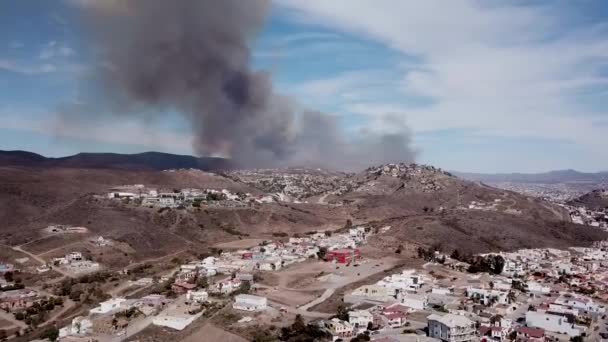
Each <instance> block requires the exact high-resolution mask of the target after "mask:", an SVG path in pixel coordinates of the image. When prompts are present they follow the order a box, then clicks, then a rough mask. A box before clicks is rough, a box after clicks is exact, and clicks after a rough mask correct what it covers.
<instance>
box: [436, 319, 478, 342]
mask: <svg viewBox="0 0 608 342" xmlns="http://www.w3.org/2000/svg"><path fill="white" fill-rule="evenodd" d="M427 321H428V323H427V324H428V333H429V336H430V337H433V338H438V339H440V340H442V341H445V342H467V341H473V340H475V332H476V329H475V322H473V321H471V320H470V319H468V318H466V317H464V316H460V315H454V314H447V315H444V316H439V315H436V314H432V315H430V316H428V317H427Z"/></svg>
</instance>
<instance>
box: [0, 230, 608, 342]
mask: <svg viewBox="0 0 608 342" xmlns="http://www.w3.org/2000/svg"><path fill="white" fill-rule="evenodd" d="M390 229H391V227H382V229H371V228H369V227H364V226H355V227H352V228H348V229H345V230H344V232H342V233H339V232H333V233H330V232H311V233H310V234H307V235H305V236H301V237H289V238H285V239H282V240H280V239H279V240H277V241H261V242H259V244H258V245H256V246H253V247H251V248H245V249H236V250H233V251H222V250H217V251H216V252H215V254H213V255H208V256H205V257H202V258H201V259H198V260H192V261H190V262H187V263H182V264H178V265H176V266H175V267H174V268H172V269H169V270H164V271H162V272H161V273H157V275H153V276H144V277H139V278H137V277H136V278H133V277H130V278H129V280H128V281H125V282H123V283H122V285H119V286H118V288H119V289H120V290H122V291H114V290H112V291H110V293H109V295H103V294H101V293H97V294H96V295H97V296H98V297H97V298H98V299H100V300H101V301H100V302H99V304H98V305H97V306H94V307H91V309H90V310H89V313H88V315H79V316H76V317H74V318H72V320H71V323H70V324H69V325H66V326H64V327H61V329H59V330H58V331H57V338H58V339H59V340H61V341H93V340H95V341H120V340H125V339H128V338H129V337H130V336H133V335H135V334H137V333H139V332H141V331H143V330H144V329H146V328H147V327H149V326H159V327H164V328H166V329H170V330H175V331H181V330H184V329H186V328H187V327H188V326H189V325H191V324H193V323H194V322H196V321H197V320H198V319H199V318H201V317H203V319H206V318H209V317H214V316H215V315H218V314H223V315H226V313H225V312H224V311H226V310H230V312H232V314H231V316H232V317H233V319H232V321H229V322H224V323H225V327H224V328H225V329H226V330H227V331H231V330H234V331H240V330H242V329H244V328H246V327H252V326H256V324H261V322H266V323H264V324H273V325H274V324H277V325H281V324H282V325H284V326H285V325H289V324H290V323H291V322H290V319H291V318H288V317H296V318H295V319H300V320H301V319H302V318H304V319H306V320H307V321H308V324H309V326H311V327H313V328H314V329H316V330H317V331H318V332H319V333H321V334H323V335H326V336H327V337H328V338H329V339H330V340H332V341H338V340H344V341H346V340H351V341H354V340H356V341H362V340H363V341H365V340H371V341H410V340H412V341H414V340H425V341H427V340H428V341H508V340H511V341H512V340H516V341H573V340H577V339H578V340H582V339H583V338H585V339H586V340H592V341H595V340H600V339H601V338H605V337H606V336H608V334H607V333H606V331H605V330H606V324H608V320H606V306H605V305H606V304H605V303H606V302H607V301H608V263H607V262H606V261H605V260H607V257H608V242H602V243H597V244H596V245H594V246H593V247H589V248H578V247H573V248H570V249H568V250H559V249H548V248H543V249H522V250H518V251H514V252H501V253H492V254H479V255H472V256H471V255H462V254H460V253H459V251H458V250H454V251H452V252H451V253H442V252H441V251H438V250H434V249H433V248H429V249H424V248H422V247H419V249H418V251H417V253H418V257H419V258H420V260H421V261H422V262H421V266H420V267H417V268H405V267H401V268H398V269H396V268H389V267H388V266H389V265H387V268H384V270H385V271H384V272H386V271H388V270H391V269H394V270H395V271H394V272H393V273H390V272H389V273H388V274H386V275H385V276H384V277H382V278H380V279H378V280H377V281H376V282H373V283H367V284H363V285H361V286H359V287H356V288H354V289H353V290H351V291H348V292H345V293H344V294H343V297H342V298H341V300H340V301H341V302H342V303H343V304H340V305H339V307H338V308H337V311H336V312H334V313H333V314H332V313H325V312H318V311H314V307H315V305H319V304H321V303H322V302H323V300H327V299H328V298H329V297H328V296H326V293H328V291H329V290H330V289H326V290H325V292H324V293H323V294H321V296H320V297H314V296H313V297H310V298H300V299H302V300H304V302H299V301H298V300H299V299H296V298H295V297H297V295H296V293H297V291H293V289H287V288H282V287H281V286H276V285H274V286H273V285H272V284H268V283H267V281H266V278H267V277H268V276H270V275H273V274H276V275H277V276H279V277H280V276H282V275H284V276H285V277H287V278H288V279H289V278H290V277H292V278H293V277H295V276H294V275H295V274H297V273H300V272H305V271H304V269H316V268H317V267H321V268H323V269H324V270H325V271H322V272H320V273H319V274H318V275H317V276H315V277H313V278H314V279H306V280H305V282H307V283H308V285H310V284H311V283H312V284H314V283H315V282H319V283H320V284H321V285H322V286H323V287H327V286H328V285H327V284H331V283H332V282H336V283H339V285H344V284H347V283H348V282H350V283H355V281H356V280H358V279H365V277H366V274H362V273H365V272H366V269H368V270H369V269H372V268H374V267H376V266H380V265H379V264H378V263H379V262H380V261H379V260H374V259H369V258H367V257H366V255H364V254H363V253H362V249H361V247H362V246H363V247H364V246H365V244H366V241H367V240H368V238H369V237H370V236H371V235H373V234H375V233H379V232H386V231H388V230H390ZM90 243H92V244H93V243H94V244H97V245H101V246H107V245H108V244H111V243H112V242H111V241H108V240H105V239H103V238H102V237H98V238H95V239H91V241H90ZM372 264H375V265H372ZM331 265H333V266H331ZM327 266H330V267H329V268H328V267H327ZM391 266H394V265H392V264H391ZM99 267H101V265H99V264H97V263H95V262H92V261H90V260H86V259H85V258H84V257H83V256H82V254H81V253H78V252H72V253H69V254H68V255H66V256H64V257H58V258H53V259H52V260H49V263H48V264H47V265H44V268H43V267H38V269H37V270H38V272H40V273H43V272H51V271H53V270H64V272H69V273H68V274H75V275H77V274H85V276H86V277H88V278H87V279H88V280H86V281H87V282H89V281H90V282H94V281H96V280H101V281H103V280H104V279H105V278H109V277H120V276H121V275H126V274H129V273H130V271H127V270H125V271H124V272H118V273H117V274H116V275H112V274H110V273H102V272H98V270H99ZM347 270H348V271H347ZM0 272H2V273H3V274H4V279H3V282H2V293H1V294H0V305H1V307H2V308H3V310H4V311H5V312H6V314H7V315H10V318H11V320H13V321H15V322H18V323H17V324H18V325H17V326H18V327H21V329H23V328H26V327H28V326H30V325H32V326H38V327H40V326H42V327H44V326H45V325H46V324H48V322H50V319H52V317H55V316H56V315H59V314H61V313H62V312H63V311H64V310H66V308H69V307H70V306H71V305H73V304H74V301H80V300H81V298H79V296H80V295H76V296H75V295H74V294H73V292H70V291H67V292H64V293H62V292H61V291H66V290H65V286H66V283H65V279H64V281H63V282H60V283H58V286H59V287H60V290H59V291H57V289H53V287H52V286H43V287H41V288H37V289H35V288H28V287H25V286H24V285H23V283H22V282H21V281H20V280H19V279H16V278H18V275H19V274H20V273H19V270H18V266H16V265H14V264H9V263H4V264H2V265H1V266H0ZM353 272H356V273H353ZM87 274H88V276H87ZM358 276H361V277H358ZM66 279H69V278H66ZM80 279H82V278H80ZM79 281H81V280H79ZM344 281H346V283H344ZM72 283H73V280H70V282H68V284H72ZM71 286H73V285H71ZM290 286H291V287H292V288H296V287H297V285H295V284H294V285H290ZM329 286H330V287H331V285H329ZM142 290H143V291H142ZM96 291H99V290H98V289H97V290H96ZM290 291H293V292H292V294H288V293H290ZM283 292H285V293H283ZM329 292H331V293H330V294H334V291H329ZM129 293H131V294H137V293H141V294H143V295H142V296H139V297H138V296H133V295H129ZM63 294H69V295H68V296H67V297H64V296H63ZM285 295H288V296H291V297H292V298H289V300H286V299H285V298H284V296H285ZM87 296H90V295H87ZM290 300H292V301H291V302H290ZM3 317H6V315H4V316H3ZM17 331H19V330H17ZM5 334H6V332H5Z"/></svg>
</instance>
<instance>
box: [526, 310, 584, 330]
mask: <svg viewBox="0 0 608 342" xmlns="http://www.w3.org/2000/svg"><path fill="white" fill-rule="evenodd" d="M526 325H527V326H529V327H535V328H543V329H545V330H547V331H551V332H556V333H561V334H567V335H568V336H579V335H580V334H581V329H579V328H577V327H576V326H575V325H574V324H573V323H570V322H568V319H567V318H566V317H564V316H561V315H553V314H550V313H546V312H542V311H528V312H526Z"/></svg>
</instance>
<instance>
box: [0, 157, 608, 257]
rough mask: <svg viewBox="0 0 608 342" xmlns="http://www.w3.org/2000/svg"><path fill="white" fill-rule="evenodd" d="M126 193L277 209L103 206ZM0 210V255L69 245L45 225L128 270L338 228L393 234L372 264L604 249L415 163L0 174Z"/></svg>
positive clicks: (591, 234)
mask: <svg viewBox="0 0 608 342" xmlns="http://www.w3.org/2000/svg"><path fill="white" fill-rule="evenodd" d="M5 155H6V154H5ZM17 157H18V158H20V160H26V159H31V160H33V163H39V161H38V160H39V159H40V158H38V157H36V156H35V155H29V154H23V155H22V154H19V153H18V154H17ZM84 159H86V158H84ZM94 159H96V158H94ZM81 160H82V159H81ZM97 160H98V159H97ZM113 160H116V159H113ZM83 163H84V162H83ZM87 165H93V164H87ZM101 166H103V165H101ZM128 184H145V185H146V186H149V187H153V188H159V189H167V191H172V190H171V189H182V188H198V189H216V190H221V189H227V190H230V191H231V192H234V193H250V194H253V195H254V196H258V197H261V196H265V195H267V194H273V196H274V198H280V199H281V200H280V201H279V202H271V203H251V204H249V205H246V206H241V207H222V206H218V207H215V206H205V207H202V208H193V207H189V208H181V209H180V208H173V209H159V208H158V207H148V206H141V205H138V204H134V203H130V202H129V201H116V200H110V199H108V198H107V196H106V195H105V194H107V192H108V191H109V189H111V188H115V187H119V186H122V185H128ZM266 197H268V196H266ZM0 208H2V210H1V211H0V222H2V223H3V226H2V230H0V240H1V241H0V242H1V243H3V244H6V245H11V246H15V245H21V244H23V243H26V242H32V241H34V242H33V243H31V244H30V246H32V248H38V249H39V250H44V248H46V249H56V248H58V247H60V246H62V244H63V245H67V244H72V243H74V242H75V241H74V240H73V238H67V237H66V238H63V237H62V238H59V237H52V238H45V237H44V236H43V234H42V233H41V231H42V229H43V228H45V227H47V226H48V225H51V224H65V225H77V226H85V227H87V228H88V229H89V231H90V235H103V236H104V237H106V238H110V239H113V240H116V241H119V242H121V243H124V244H125V245H127V246H129V248H130V250H132V251H133V252H132V254H130V255H129V256H128V258H129V259H130V260H141V259H145V258H151V257H156V256H162V255H168V254H172V253H175V252H176V251H180V250H184V249H187V250H191V251H195V252H196V253H200V252H201V251H205V250H209V248H210V247H211V246H213V245H215V244H217V243H220V242H226V241H232V240H239V239H244V240H247V239H259V238H261V239H274V238H276V237H275V235H274V234H277V233H280V234H278V235H281V236H285V235H287V236H293V235H294V234H304V233H306V232H311V231H319V230H336V229H342V228H343V227H344V226H345V224H346V222H347V220H351V221H352V222H353V224H368V225H370V226H372V227H378V228H379V227H383V226H391V227H392V228H391V229H390V230H389V231H387V232H385V233H382V234H379V235H376V236H375V237H374V238H373V239H372V241H370V246H371V248H373V249H375V251H376V252H379V253H382V252H388V253H393V252H394V251H395V250H396V249H397V248H398V247H399V246H400V245H405V244H407V245H412V246H416V245H433V244H437V243H441V244H442V246H443V248H444V249H445V250H446V251H450V250H452V249H455V248H459V249H460V250H461V251H463V252H469V253H478V252H487V251H497V250H512V249H517V248H523V247H543V246H546V247H568V246H576V245H583V246H584V245H589V244H591V243H592V242H593V241H595V240H600V239H606V238H608V236H607V234H606V233H604V232H602V231H601V230H599V229H595V228H591V227H585V226H580V225H574V224H572V223H570V222H569V216H568V213H567V212H565V211H564V210H563V209H562V208H560V207H558V206H555V205H553V204H551V203H548V202H545V201H542V200H540V199H535V198H532V197H527V196H523V195H520V194H517V193H514V192H510V191H506V190H500V189H496V188H493V187H490V186H487V185H484V184H483V183H477V182H471V181H466V180H462V179H460V178H457V177H455V176H454V175H452V174H451V173H449V172H445V171H443V170H440V169H437V168H434V167H432V166H424V165H415V164H412V165H408V164H386V165H380V166H375V167H370V168H368V169H366V170H364V171H362V172H360V173H357V174H345V173H339V172H330V171H325V170H318V169H305V168H298V169H294V168H292V169H286V170H280V169H275V170H240V171H229V172H226V173H225V174H219V173H209V172H204V171H201V170H194V169H188V170H185V169H182V170H172V171H157V170H133V169H129V168H115V169H108V168H103V167H100V168H95V167H92V168H86V169H80V168H76V167H41V166H40V164H38V165H37V166H35V167H25V166H19V167H0ZM273 233H274V234H273ZM38 245H40V246H38ZM36 246H37V247H36ZM43 247H44V248H43Z"/></svg>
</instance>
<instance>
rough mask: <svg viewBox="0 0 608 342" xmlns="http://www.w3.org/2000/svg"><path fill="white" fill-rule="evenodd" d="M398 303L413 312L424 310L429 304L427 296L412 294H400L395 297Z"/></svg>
mask: <svg viewBox="0 0 608 342" xmlns="http://www.w3.org/2000/svg"><path fill="white" fill-rule="evenodd" d="M397 300H398V301H399V303H401V304H403V305H405V306H407V307H409V308H412V309H414V310H424V309H425V308H426V307H427V305H428V304H429V300H428V297H427V296H424V295H419V294H414V293H407V292H406V293H400V294H399V295H398V296H397Z"/></svg>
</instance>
